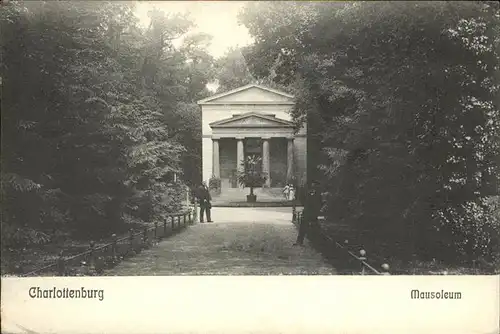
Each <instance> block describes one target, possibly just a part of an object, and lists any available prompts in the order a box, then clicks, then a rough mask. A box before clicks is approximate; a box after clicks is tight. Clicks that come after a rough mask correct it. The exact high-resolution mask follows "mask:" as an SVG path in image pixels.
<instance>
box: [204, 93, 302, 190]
mask: <svg viewBox="0 0 500 334" xmlns="http://www.w3.org/2000/svg"><path fill="white" fill-rule="evenodd" d="M198 104H199V105H200V106H201V115H202V138H203V139H202V152H203V153H202V154H203V156H202V172H203V180H204V181H207V183H208V181H209V179H210V178H211V177H212V176H214V177H217V178H220V179H221V188H222V192H224V189H227V188H238V184H237V182H236V175H237V172H238V171H239V170H240V168H241V167H240V166H241V164H240V162H241V161H242V160H243V159H245V158H246V157H247V156H249V155H255V156H259V157H261V158H262V160H261V162H262V166H260V167H259V168H262V170H263V171H264V172H265V173H267V175H268V176H269V177H268V179H267V181H266V185H265V186H267V187H272V188H277V187H283V186H284V185H285V184H286V183H287V182H290V181H292V180H293V179H295V180H297V182H299V183H300V182H301V181H303V180H304V181H305V175H306V167H307V158H306V146H307V145H306V140H307V137H306V126H304V127H303V128H302V129H300V130H299V131H298V132H297V133H295V131H294V125H293V123H292V122H291V120H292V117H291V114H290V111H291V109H292V107H293V105H294V102H293V96H292V95H289V94H287V93H285V92H281V91H278V90H275V89H271V88H267V87H264V86H261V85H257V84H250V85H246V86H243V87H240V88H237V89H234V90H231V91H228V92H225V93H221V94H216V95H214V96H211V97H208V98H206V99H203V100H200V101H198Z"/></svg>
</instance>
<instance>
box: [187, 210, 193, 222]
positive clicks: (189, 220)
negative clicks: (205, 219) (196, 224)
mask: <svg viewBox="0 0 500 334" xmlns="http://www.w3.org/2000/svg"><path fill="white" fill-rule="evenodd" d="M192 218H193V217H192V213H191V210H189V214H188V222H189V225H193V219H192Z"/></svg>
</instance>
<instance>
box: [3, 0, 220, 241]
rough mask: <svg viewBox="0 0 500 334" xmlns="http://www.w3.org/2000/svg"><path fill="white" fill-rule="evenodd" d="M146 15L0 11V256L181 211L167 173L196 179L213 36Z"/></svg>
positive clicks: (33, 5)
mask: <svg viewBox="0 0 500 334" xmlns="http://www.w3.org/2000/svg"><path fill="white" fill-rule="evenodd" d="M149 14H150V18H151V24H150V25H149V26H148V27H147V28H142V27H141V26H139V25H138V22H137V18H136V17H135V15H134V3H132V2H108V1H106V2H61V1H36V2H17V1H10V2H9V3H8V4H5V5H2V10H1V11H0V30H1V32H2V38H1V47H2V57H1V60H0V68H1V84H2V90H1V91H2V96H1V99H2V101H1V102H2V125H3V130H2V145H3V146H2V155H1V160H2V161H1V163H2V165H1V166H2V180H1V181H2V247H27V246H30V245H32V244H38V243H44V242H49V241H51V240H52V239H54V238H55V237H57V236H58V235H60V234H61V233H63V234H64V233H67V232H68V233H74V234H75V233H76V234H83V235H89V234H94V236H102V235H107V234H110V233H111V231H113V230H115V228H117V227H119V226H122V225H124V224H125V223H127V222H129V221H130V219H132V220H133V219H136V220H144V221H150V220H152V219H155V218H158V217H159V216H160V215H161V214H163V213H165V212H169V211H177V210H178V209H179V205H180V204H181V202H180V198H182V196H183V193H184V188H183V187H182V186H181V185H174V186H173V187H169V186H167V184H166V183H165V182H164V181H163V179H164V178H165V175H167V174H169V173H170V174H171V173H177V174H178V175H181V176H182V174H183V171H184V172H185V175H184V177H183V179H184V180H186V179H190V180H196V179H197V178H199V174H200V170H199V166H200V161H199V159H200V154H199V152H200V149H201V137H200V134H201V130H200V128H201V121H200V115H199V112H198V109H197V105H196V104H195V101H196V100H198V99H200V98H202V97H204V96H206V95H207V94H208V92H207V90H206V88H205V86H206V83H207V82H208V81H209V80H211V79H210V78H211V76H212V62H213V60H212V58H211V57H210V56H209V55H208V53H207V52H206V46H207V43H206V42H207V41H208V40H209V37H208V36H205V35H201V34H194V33H190V29H191V28H192V26H193V24H192V22H191V21H190V20H189V19H188V18H187V17H186V16H184V15H180V14H179V15H168V16H166V15H165V14H164V13H162V12H159V11H156V10H155V11H152V12H150V13H149ZM180 35H184V36H186V38H185V43H184V44H183V45H181V46H180V47H179V48H174V47H173V44H172V40H173V39H175V38H177V37H179V36H180ZM195 182H196V181H195ZM76 234H75V235H76ZM4 241H6V242H4Z"/></svg>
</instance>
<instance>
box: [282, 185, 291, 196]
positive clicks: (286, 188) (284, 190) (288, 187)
mask: <svg viewBox="0 0 500 334" xmlns="http://www.w3.org/2000/svg"><path fill="white" fill-rule="evenodd" d="M289 194H290V185H289V184H287V185H286V186H285V188H283V195H285V199H288V197H289Z"/></svg>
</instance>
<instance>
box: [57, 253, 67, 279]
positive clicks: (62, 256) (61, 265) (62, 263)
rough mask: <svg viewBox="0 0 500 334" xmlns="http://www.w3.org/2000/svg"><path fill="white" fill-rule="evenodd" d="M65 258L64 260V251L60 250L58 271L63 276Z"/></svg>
mask: <svg viewBox="0 0 500 334" xmlns="http://www.w3.org/2000/svg"><path fill="white" fill-rule="evenodd" d="M65 271H66V269H65V260H64V251H62V250H61V251H60V252H59V257H58V258H57V272H58V273H59V275H61V276H65Z"/></svg>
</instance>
